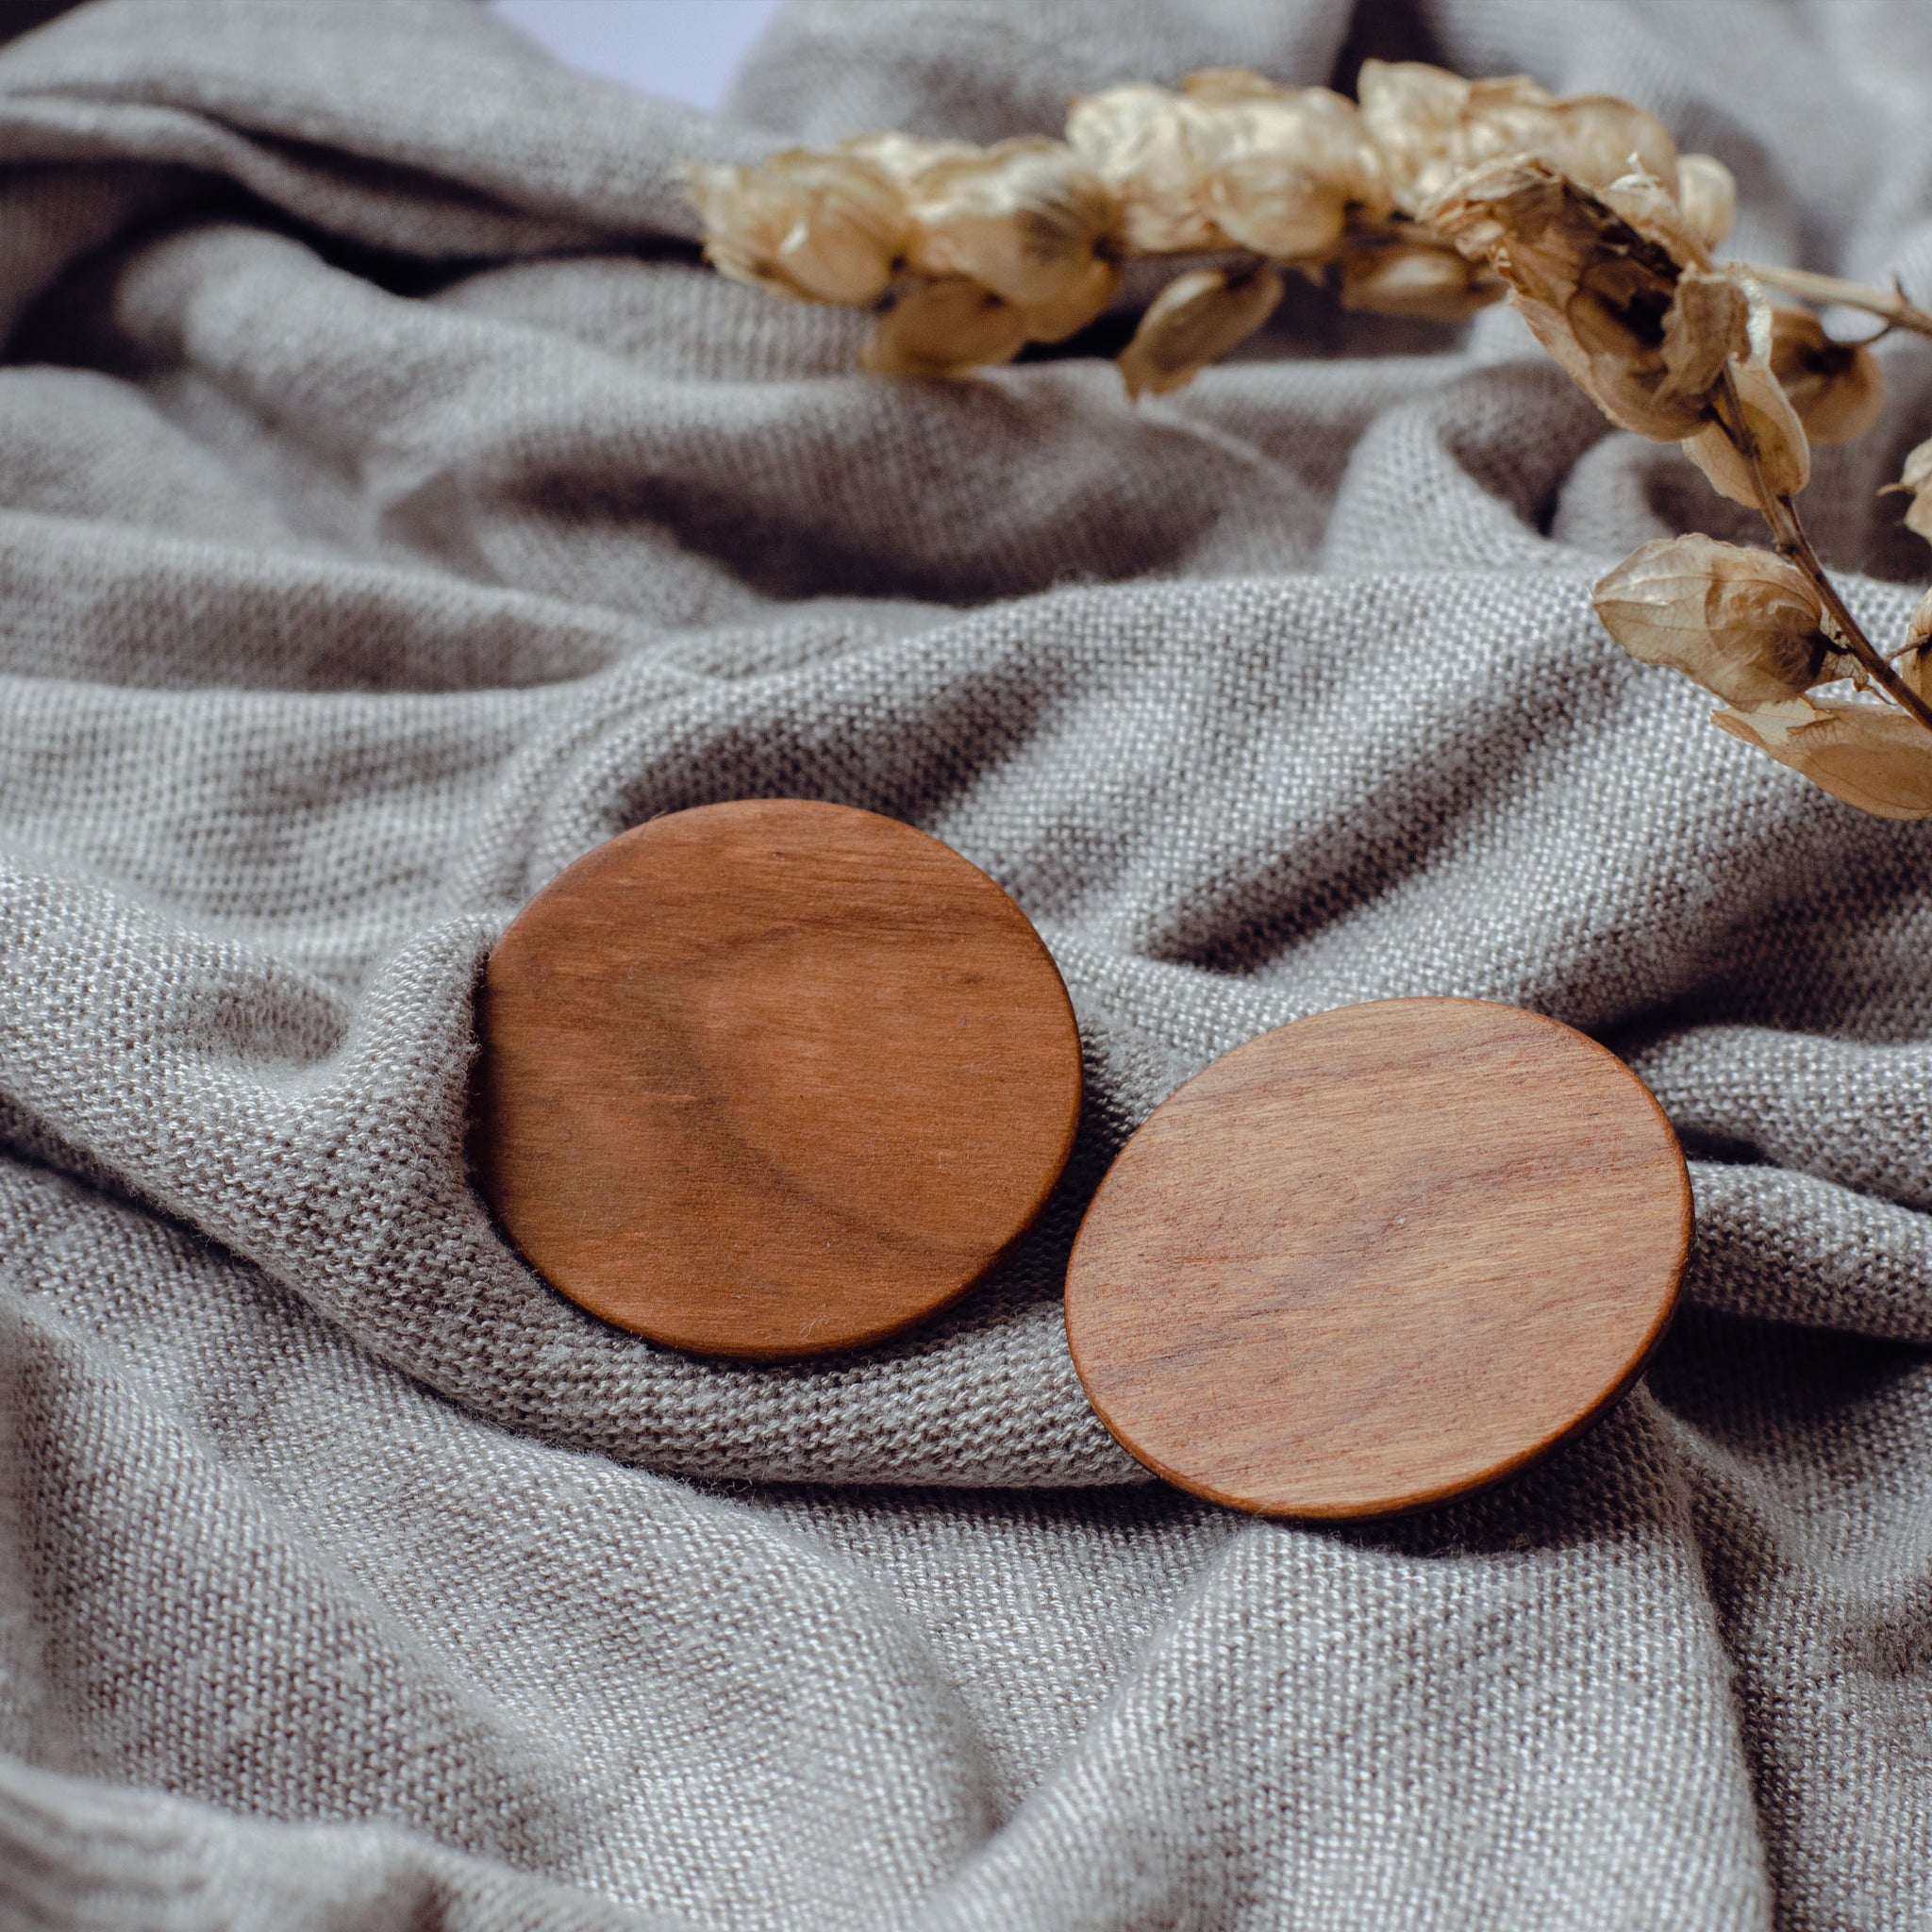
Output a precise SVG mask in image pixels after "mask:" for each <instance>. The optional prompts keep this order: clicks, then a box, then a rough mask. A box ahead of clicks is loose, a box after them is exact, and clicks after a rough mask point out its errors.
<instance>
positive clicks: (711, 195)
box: [686, 148, 910, 305]
mask: <svg viewBox="0 0 1932 1932" xmlns="http://www.w3.org/2000/svg"><path fill="white" fill-rule="evenodd" d="M686 183H687V186H688V187H689V189H690V191H691V200H692V202H693V203H694V204H695V206H696V208H697V210H698V213H699V215H700V216H701V217H702V219H703V221H704V224H705V258H706V259H707V260H708V261H709V262H710V264H711V265H712V267H714V268H715V269H717V270H718V272H719V273H720V274H721V275H729V276H730V277H731V278H732V279H733V280H734V281H740V282H755V283H757V284H758V286H759V287H761V288H766V289H771V290H774V291H776V292H777V293H779V294H781V295H794V296H798V297H801V298H803V299H805V300H807V301H812V302H842V303H850V304H854V305H863V304H865V303H869V302H875V301H877V299H878V298H879V296H880V295H882V294H883V293H884V292H885V291H886V285H887V283H888V282H890V281H891V275H892V268H893V264H894V263H895V262H896V261H897V259H898V258H899V256H900V254H901V253H902V252H903V251H904V249H905V246H906V243H907V241H908V237H909V234H910V223H909V220H908V215H907V209H906V197H905V194H904V192H902V190H901V189H900V188H899V186H898V185H897V184H896V183H895V182H894V181H893V180H892V179H891V177H890V176H889V175H887V174H886V172H885V170H884V169H883V168H881V167H880V166H879V165H878V164H877V163H876V162H875V161H872V160H869V159H867V158H865V157H863V156H860V155H849V154H828V155H821V154H812V153H810V152H808V150H806V149H804V148H791V149H788V150H787V151H786V152H785V153H783V154H777V155H774V156H772V157H771V158H770V159H769V160H765V161H761V162H759V163H758V166H756V167H749V168H725V167H717V168H710V167H692V168H691V169H689V170H687V172H686Z"/></svg>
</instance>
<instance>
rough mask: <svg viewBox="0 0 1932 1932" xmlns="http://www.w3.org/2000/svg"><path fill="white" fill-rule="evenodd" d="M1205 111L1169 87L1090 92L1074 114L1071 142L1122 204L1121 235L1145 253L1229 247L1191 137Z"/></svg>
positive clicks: (1137, 86) (1069, 128)
mask: <svg viewBox="0 0 1932 1932" xmlns="http://www.w3.org/2000/svg"><path fill="white" fill-rule="evenodd" d="M1203 111H1204V110H1203V108H1201V107H1200V106H1199V105H1197V104H1196V103H1194V102H1192V101H1190V100H1188V99H1186V98H1184V97H1183V96H1182V95H1179V94H1174V93H1170V92H1168V91H1167V89H1165V88H1163V87H1152V86H1147V85H1143V84H1138V83H1137V84H1135V85H1133V86H1128V87H1115V88H1108V90H1107V91H1106V92H1104V93H1097V94H1084V95H1082V96H1081V97H1080V98H1079V99H1077V100H1075V101H1074V104H1073V107H1072V108H1070V109H1069V110H1068V113H1067V142H1068V144H1069V145H1070V146H1071V147H1072V148H1073V149H1074V152H1075V153H1076V154H1078V155H1079V156H1080V158H1081V159H1082V160H1084V161H1085V162H1086V163H1087V165H1088V166H1089V167H1091V169H1092V170H1093V172H1094V173H1095V174H1096V175H1099V176H1100V178H1101V179H1102V180H1103V181H1104V182H1106V184H1107V185H1108V188H1110V189H1111V190H1112V191H1113V192H1114V193H1115V194H1116V195H1118V196H1119V198H1120V203H1121V214H1120V225H1119V230H1118V232H1119V236H1120V239H1121V240H1122V242H1124V243H1125V245H1126V246H1127V247H1128V248H1130V249H1133V250H1136V251H1138V252H1140V253H1141V254H1146V255H1174V254H1189V253H1192V254H1202V253H1206V252H1208V250H1211V249H1214V248H1218V247H1220V246H1221V245H1222V237H1221V233H1220V230H1219V229H1218V228H1216V226H1215V225H1214V219H1213V216H1212V214H1211V213H1210V211H1209V209H1208V188H1207V181H1206V178H1205V175H1204V171H1203V169H1202V166H1201V162H1200V160H1199V158H1198V157H1197V156H1196V154H1195V152H1194V149H1193V146H1192V142H1191V137H1192V135H1193V134H1194V132H1195V131H1196V130H1197V129H1198V127H1199V125H1201V120H1202V115H1203Z"/></svg>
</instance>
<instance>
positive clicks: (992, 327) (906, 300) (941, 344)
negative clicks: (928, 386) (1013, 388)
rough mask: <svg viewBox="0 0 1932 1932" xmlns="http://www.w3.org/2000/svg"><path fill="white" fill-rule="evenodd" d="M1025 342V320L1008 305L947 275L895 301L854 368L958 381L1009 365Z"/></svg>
mask: <svg viewBox="0 0 1932 1932" xmlns="http://www.w3.org/2000/svg"><path fill="white" fill-rule="evenodd" d="M1025 340H1026V320H1025V317H1024V315H1023V314H1022V312H1021V311H1020V310H1019V309H1017V308H1014V307H1013V306H1012V304H1011V303H1010V302H1003V301H1001V299H1000V298H999V297H998V296H997V295H995V294H994V293H993V292H992V291H991V289H985V288H982V287H981V286H980V285H979V284H978V283H977V282H974V281H970V280H969V279H968V278H967V277H966V276H964V275H949V276H947V277H946V278H945V279H944V280H941V281H936V282H921V283H920V284H919V285H918V286H917V287H915V288H912V289H908V291H906V292H905V293H904V294H903V295H901V296H900V297H899V299H898V300H897V301H896V302H894V303H893V304H892V306H891V308H889V309H888V310H887V311H886V313H885V314H884V315H882V316H881V317H880V318H879V324H878V326H877V327H876V328H875V329H874V330H873V333H872V339H871V340H870V341H868V342H867V343H866V345H865V347H864V348H863V349H862V350H860V351H859V357H858V365H859V367H860V368H861V369H865V370H869V371H870V372H871V373H872V374H873V375H965V374H966V373H967V372H968V371H969V370H973V369H979V368H983V367H985V366H986V365H987V364H988V363H991V362H1008V361H1011V359H1012V358H1013V357H1014V356H1016V355H1017V354H1018V353H1019V352H1020V348H1021V345H1022V344H1023V343H1024V341H1025Z"/></svg>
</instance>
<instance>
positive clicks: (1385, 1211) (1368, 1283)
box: [1067, 999, 1691, 1519]
mask: <svg viewBox="0 0 1932 1932" xmlns="http://www.w3.org/2000/svg"><path fill="white" fill-rule="evenodd" d="M1690 1242H1691V1189H1690V1180H1689V1176H1688V1175H1687V1174H1686V1173H1685V1170H1684V1159H1683V1156H1682V1154H1681V1152H1680V1151H1679V1149H1678V1146H1677V1141H1676V1136H1675V1135H1674V1133H1673V1132H1672V1130H1671V1125H1670V1123H1669V1122H1668V1121H1667V1120H1666V1119H1665V1118H1664V1115H1663V1112H1662V1109H1661V1108H1658V1106H1657V1102H1656V1101H1655V1100H1654V1099H1652V1097H1651V1095H1650V1092H1649V1091H1648V1090H1647V1089H1646V1088H1645V1087H1644V1086H1643V1084H1642V1082H1641V1081H1640V1080H1639V1079H1638V1078H1637V1076H1636V1075H1635V1074H1632V1073H1631V1072H1630V1070H1629V1069H1628V1068H1627V1067H1625V1066H1624V1063H1623V1062H1622V1061H1621V1060H1619V1059H1617V1058H1615V1057H1614V1056H1613V1055H1612V1054H1610V1053H1608V1052H1607V1051H1606V1050H1605V1049H1604V1048H1602V1047H1600V1046H1598V1045H1597V1044H1596V1043H1595V1042H1594V1041H1591V1040H1588V1039H1586V1038H1585V1037H1584V1036H1583V1035H1582V1034H1580V1033H1576V1032H1574V1031H1573V1030H1572V1029H1571V1028H1570V1027H1568V1026H1564V1025H1561V1024H1558V1023H1557V1022H1556V1021H1554V1020H1547V1019H1543V1018H1541V1017H1540V1016H1539V1015H1537V1014H1533V1013H1525V1012H1522V1011H1519V1010H1518V1009H1517V1008H1513V1007H1501V1006H1491V1005H1489V1004H1486V1003H1484V1002H1481V1001H1476V1000H1452V999H1414V1000H1387V1001H1380V1002H1377V1003H1374V1004H1373V1005H1368V1006H1359V1007H1344V1008H1341V1009H1340V1010H1338V1011H1335V1012H1328V1013H1321V1014H1317V1015H1316V1016H1315V1017H1313V1018H1312V1019H1307V1020H1302V1021H1298V1022H1296V1023H1295V1024H1293V1025H1291V1026H1284V1027H1281V1028H1280V1029H1278V1030H1277V1031H1275V1032H1273V1033H1267V1034H1264V1035H1262V1037H1261V1038H1260V1039H1258V1040H1255V1041H1249V1042H1248V1044H1247V1045H1245V1046H1242V1047H1239V1048H1237V1049H1236V1050H1235V1051H1234V1052H1233V1053H1230V1054H1228V1055H1226V1056H1225V1057H1224V1058H1221V1059H1219V1060H1216V1061H1215V1062H1214V1064H1213V1065H1212V1066H1210V1067H1208V1069H1207V1071H1206V1072H1204V1073H1202V1074H1199V1075H1198V1076H1197V1077H1196V1078H1194V1079H1192V1080H1190V1081H1189V1082H1188V1083H1187V1085H1186V1086H1184V1087H1182V1088H1181V1089H1180V1090H1179V1091H1178V1092H1176V1093H1175V1094H1174V1096H1173V1097H1172V1098H1171V1099H1169V1100H1168V1101H1167V1102H1166V1103H1165V1104H1164V1105H1162V1106H1161V1107H1159V1108H1157V1109H1156V1110H1155V1112H1154V1113H1153V1114H1152V1115H1151V1116H1150V1117H1149V1119H1148V1120H1147V1122H1146V1123H1145V1124H1144V1125H1142V1126H1141V1130H1140V1131H1139V1132H1138V1133H1137V1134H1136V1135H1135V1136H1134V1138H1133V1139H1132V1140H1131V1141H1128V1143H1127V1145H1126V1147H1125V1148H1124V1150H1123V1151H1122V1153H1121V1156H1120V1158H1119V1159H1118V1160H1117V1161H1116V1162H1115V1163H1114V1165H1113V1167H1112V1169H1111V1170H1110V1171H1109V1173H1108V1175H1107V1178H1106V1180H1105V1181H1104V1182H1103V1183H1102V1184H1101V1187H1100V1191H1099V1192H1098V1193H1097V1194H1096V1195H1095V1196H1094V1199H1093V1203H1092V1206H1091V1208H1090V1209H1089V1210H1088V1214H1087V1218H1086V1220H1085V1221H1084V1223H1083V1224H1081V1228H1080V1233H1079V1238H1078V1240H1077V1241H1076V1242H1075V1244H1074V1255H1073V1260H1072V1263H1071V1265H1070V1267H1069V1270H1068V1275H1067V1336H1068V1341H1069V1342H1070V1343H1071V1345H1072V1348H1073V1353H1074V1365H1075V1366H1076V1367H1077V1369H1078V1370H1079V1373H1080V1378H1081V1380H1082V1381H1083V1382H1084V1383H1085V1384H1086V1387H1087V1393H1088V1395H1089V1397H1090V1398H1091V1401H1092V1403H1093V1407H1094V1408H1095V1409H1096V1410H1097V1411H1098V1412H1099V1415H1100V1418H1101V1420H1102V1421H1103V1422H1105V1423H1106V1424H1107V1425H1108V1428H1109V1429H1111V1430H1112V1431H1113V1433H1114V1435H1115V1436H1117V1437H1118V1438H1119V1439H1120V1441H1121V1442H1122V1444H1123V1445H1124V1447H1125V1448H1126V1449H1127V1450H1128V1451H1129V1452H1130V1453H1131V1454H1132V1455H1134V1456H1136V1457H1139V1458H1140V1459H1141V1461H1142V1462H1143V1463H1145V1464H1146V1465H1147V1466H1148V1467H1149V1468H1150V1469H1152V1470H1154V1471H1155V1472H1156V1473H1157V1474H1160V1475H1163V1476H1165V1477H1166V1478H1167V1479H1168V1480H1169V1481H1170V1482H1173V1483H1177V1484H1178V1485H1179V1486H1180V1487H1181V1488H1182V1489H1185V1490H1191V1491H1194V1492H1195V1493H1196V1494H1197V1495H1202V1496H1207V1497H1208V1498H1210V1499H1211V1500H1213V1501H1215V1502H1217V1503H1225V1504H1229V1505H1232V1506H1233V1507H1236V1508H1240V1509H1254V1510H1259V1511H1261V1512H1263V1513H1264V1514H1268V1515H1280V1516H1296V1517H1307V1518H1328V1519H1346V1518H1354V1517H1369V1516H1381V1515H1387V1514H1391V1513H1393V1512H1395V1511H1398V1510H1404V1509H1415V1508H1421V1507H1425V1506H1427V1505H1429V1504H1433V1503H1441V1502H1446V1501H1448V1500H1449V1499H1450V1498H1451V1497H1454V1496H1458V1495H1461V1494H1463V1493H1465V1492H1466V1491H1470V1490H1474V1489H1477V1488H1479V1487H1481V1486H1482V1485H1483V1484H1485V1483H1489V1482H1493V1481H1494V1480H1496V1479H1497V1478H1498V1477H1501V1476H1504V1475H1507V1474H1510V1473H1511V1472H1512V1471H1514V1470H1518V1469H1521V1468H1522V1467H1523V1466H1524V1464H1526V1463H1528V1462H1531V1461H1533V1460H1534V1459H1535V1458H1536V1457H1539V1456H1541V1455H1543V1454H1544V1453H1545V1452H1546V1451H1548V1450H1550V1449H1552V1448H1554V1447H1555V1446H1556V1444H1557V1443H1558V1442H1559V1441H1562V1440H1563V1439H1564V1438H1565V1437H1567V1436H1570V1435H1572V1434H1574V1432H1575V1431H1577V1430H1578V1429H1580V1428H1582V1427H1583V1426H1585V1425H1586V1424H1588V1423H1590V1422H1591V1421H1592V1420H1593V1419H1594V1418H1595V1417H1596V1416H1598V1415H1599V1414H1601V1413H1602V1411H1603V1410H1604V1409H1605V1408H1607V1407H1608V1406H1609V1405H1610V1404H1611V1403H1612V1402H1613V1401H1615V1399H1616V1398H1617V1396H1618V1395H1620V1394H1621V1393H1622V1392H1623V1391H1624V1389H1625V1388H1627V1387H1628V1385H1629V1384H1630V1382H1631V1381H1632V1380H1633V1379H1634V1378H1635V1376H1636V1375H1637V1374H1638V1372H1639V1371H1640V1369H1641V1367H1642V1365H1643V1361H1644V1358H1645V1357H1647V1356H1648V1355H1649V1353H1650V1351H1651V1349H1652V1348H1653V1347H1654V1346H1655V1345H1656V1343H1657V1341H1658V1339H1659V1338H1660V1337H1661V1335H1662V1334H1663V1331H1664V1328H1665V1326H1666V1325H1667V1324H1668V1323H1669V1320H1670V1316H1671V1313H1672V1310H1673V1308H1674V1306H1675V1302H1676V1295H1677V1287H1678V1283H1679V1281H1680V1279H1681V1278H1682V1275H1683V1272H1684V1263H1685V1259H1686V1257H1687V1255H1688V1254H1689V1251H1690Z"/></svg>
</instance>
